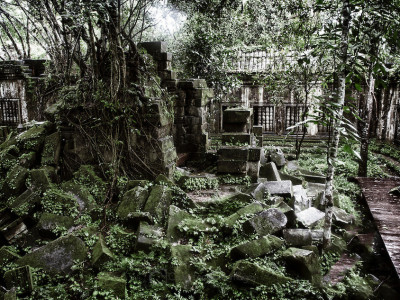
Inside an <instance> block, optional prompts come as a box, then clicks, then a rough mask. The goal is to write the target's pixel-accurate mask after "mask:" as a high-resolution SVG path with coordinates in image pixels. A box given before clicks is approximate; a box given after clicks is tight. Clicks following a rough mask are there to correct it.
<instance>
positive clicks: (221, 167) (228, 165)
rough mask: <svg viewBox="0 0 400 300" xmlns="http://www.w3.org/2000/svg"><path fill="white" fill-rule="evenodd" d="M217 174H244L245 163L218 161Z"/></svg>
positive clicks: (245, 169)
mask: <svg viewBox="0 0 400 300" xmlns="http://www.w3.org/2000/svg"><path fill="white" fill-rule="evenodd" d="M217 170H218V173H229V174H246V172H247V161H238V160H218V166H217Z"/></svg>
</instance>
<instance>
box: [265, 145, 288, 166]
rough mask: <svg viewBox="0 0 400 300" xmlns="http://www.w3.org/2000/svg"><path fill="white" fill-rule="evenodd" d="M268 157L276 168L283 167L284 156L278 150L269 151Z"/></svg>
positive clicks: (284, 162)
mask: <svg viewBox="0 0 400 300" xmlns="http://www.w3.org/2000/svg"><path fill="white" fill-rule="evenodd" d="M269 157H270V159H271V161H272V162H273V163H275V165H276V166H277V167H279V168H280V167H283V166H284V165H285V164H286V159H285V154H284V153H283V152H282V150H281V149H280V148H274V149H272V150H270V151H269Z"/></svg>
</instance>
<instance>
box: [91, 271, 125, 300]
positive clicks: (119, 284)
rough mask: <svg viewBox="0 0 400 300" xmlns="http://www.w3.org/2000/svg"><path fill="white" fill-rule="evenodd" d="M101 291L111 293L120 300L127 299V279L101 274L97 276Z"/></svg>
mask: <svg viewBox="0 0 400 300" xmlns="http://www.w3.org/2000/svg"><path fill="white" fill-rule="evenodd" d="M97 279H98V282H99V287H100V289H103V290H106V291H110V292H111V293H112V294H113V295H114V296H115V297H118V299H125V296H126V279H125V278H123V277H119V276H115V275H112V274H110V273H100V274H99V275H98V276H97Z"/></svg>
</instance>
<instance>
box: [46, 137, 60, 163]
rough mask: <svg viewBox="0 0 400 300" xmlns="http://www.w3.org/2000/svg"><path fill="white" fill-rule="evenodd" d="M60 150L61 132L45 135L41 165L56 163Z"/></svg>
mask: <svg viewBox="0 0 400 300" xmlns="http://www.w3.org/2000/svg"><path fill="white" fill-rule="evenodd" d="M60 152H61V134H60V132H55V133H53V134H51V135H49V136H46V138H45V141H44V146H43V151H42V161H41V162H42V164H43V165H53V166H56V165H58V162H59V160H60Z"/></svg>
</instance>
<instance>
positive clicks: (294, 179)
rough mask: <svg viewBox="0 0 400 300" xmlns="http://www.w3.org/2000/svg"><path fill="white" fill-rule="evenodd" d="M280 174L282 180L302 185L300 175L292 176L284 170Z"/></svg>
mask: <svg viewBox="0 0 400 300" xmlns="http://www.w3.org/2000/svg"><path fill="white" fill-rule="evenodd" d="M279 176H280V177H281V180H290V181H291V182H292V184H293V185H302V184H303V180H302V179H301V178H299V177H296V176H292V175H289V174H286V173H283V172H279Z"/></svg>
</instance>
